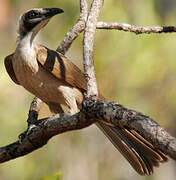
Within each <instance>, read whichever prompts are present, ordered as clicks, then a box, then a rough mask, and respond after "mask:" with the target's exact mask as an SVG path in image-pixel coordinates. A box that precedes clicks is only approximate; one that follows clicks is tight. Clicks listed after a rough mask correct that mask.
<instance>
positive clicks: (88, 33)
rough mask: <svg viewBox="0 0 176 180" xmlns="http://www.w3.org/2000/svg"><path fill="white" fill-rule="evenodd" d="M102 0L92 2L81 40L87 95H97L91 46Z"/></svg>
mask: <svg viewBox="0 0 176 180" xmlns="http://www.w3.org/2000/svg"><path fill="white" fill-rule="evenodd" d="M103 2H104V1H103V0H93V1H92V4H91V9H90V12H89V14H88V17H87V22H86V27H85V31H84V39H83V64H84V73H85V78H86V82H87V95H88V96H90V95H97V94H98V89H97V83H96V77H95V70H94V59H93V45H94V34H95V30H96V24H97V20H98V17H99V14H100V10H101V8H102V7H103Z"/></svg>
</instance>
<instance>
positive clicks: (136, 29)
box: [97, 22, 176, 34]
mask: <svg viewBox="0 0 176 180" xmlns="http://www.w3.org/2000/svg"><path fill="white" fill-rule="evenodd" d="M97 29H107V30H112V29H114V30H120V31H127V32H133V33H135V34H142V33H146V34H151V33H169V32H176V27H175V26H163V27H161V26H146V27H142V26H134V25H130V24H126V23H118V22H98V23H97Z"/></svg>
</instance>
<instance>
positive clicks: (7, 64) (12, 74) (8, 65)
mask: <svg viewBox="0 0 176 180" xmlns="http://www.w3.org/2000/svg"><path fill="white" fill-rule="evenodd" d="M12 59H13V54H10V55H9V56H7V57H6V58H5V59H4V65H5V68H6V71H7V73H8V74H9V76H10V78H11V79H12V81H13V82H14V83H16V84H20V83H19V81H18V79H17V78H16V75H15V72H14V69H13V65H12Z"/></svg>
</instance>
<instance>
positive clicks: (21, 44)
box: [16, 31, 35, 50]
mask: <svg viewBox="0 0 176 180" xmlns="http://www.w3.org/2000/svg"><path fill="white" fill-rule="evenodd" d="M34 38H35V34H34V33H33V32H32V31H31V32H28V33H26V34H20V35H19V37H18V40H17V48H16V49H31V50H32V49H34V47H35V41H34Z"/></svg>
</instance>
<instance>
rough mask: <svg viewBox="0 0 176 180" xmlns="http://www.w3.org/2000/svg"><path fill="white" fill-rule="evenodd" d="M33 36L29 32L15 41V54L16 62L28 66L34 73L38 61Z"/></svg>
mask: <svg viewBox="0 0 176 180" xmlns="http://www.w3.org/2000/svg"><path fill="white" fill-rule="evenodd" d="M34 37H35V36H34V34H33V32H29V33H27V34H26V35H25V36H23V37H20V38H19V40H18V42H17V47H16V51H15V56H16V59H17V63H18V64H19V63H21V64H22V65H24V66H25V67H26V68H27V67H28V69H30V70H31V72H34V73H35V72H37V70H38V63H37V60H36V48H35V47H36V44H35V42H34Z"/></svg>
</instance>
